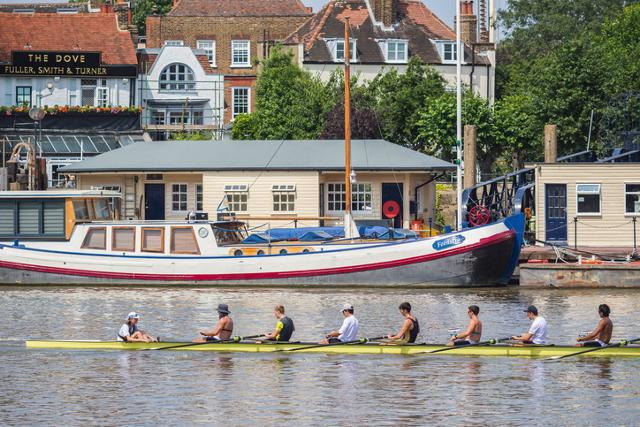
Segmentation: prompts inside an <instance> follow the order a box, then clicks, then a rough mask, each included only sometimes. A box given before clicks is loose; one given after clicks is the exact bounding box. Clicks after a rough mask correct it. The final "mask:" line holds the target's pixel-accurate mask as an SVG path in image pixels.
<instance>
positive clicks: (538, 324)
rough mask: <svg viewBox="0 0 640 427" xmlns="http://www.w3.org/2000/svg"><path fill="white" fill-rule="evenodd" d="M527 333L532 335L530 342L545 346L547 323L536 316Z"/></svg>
mask: <svg viewBox="0 0 640 427" xmlns="http://www.w3.org/2000/svg"><path fill="white" fill-rule="evenodd" d="M529 333H530V334H533V335H532V336H531V341H532V342H533V343H534V344H545V343H546V342H547V321H546V320H544V317H542V316H538V317H536V318H535V320H534V321H533V322H532V323H531V327H530V328H529Z"/></svg>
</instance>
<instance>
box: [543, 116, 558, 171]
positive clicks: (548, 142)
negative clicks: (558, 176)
mask: <svg viewBox="0 0 640 427" xmlns="http://www.w3.org/2000/svg"><path fill="white" fill-rule="evenodd" d="M557 159H558V126H557V125H544V162H545V163H555V162H556V160H557Z"/></svg>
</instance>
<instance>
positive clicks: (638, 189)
mask: <svg viewBox="0 0 640 427" xmlns="http://www.w3.org/2000/svg"><path fill="white" fill-rule="evenodd" d="M624 204H625V209H624V213H626V214H634V215H637V214H640V184H625V185H624Z"/></svg>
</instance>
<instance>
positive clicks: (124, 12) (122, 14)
mask: <svg viewBox="0 0 640 427" xmlns="http://www.w3.org/2000/svg"><path fill="white" fill-rule="evenodd" d="M113 11H114V12H115V13H116V16H117V17H118V27H119V28H120V29H121V30H128V29H129V22H130V21H129V6H128V5H127V4H126V3H120V2H117V3H116V5H115V6H113Z"/></svg>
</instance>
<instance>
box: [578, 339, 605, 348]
mask: <svg viewBox="0 0 640 427" xmlns="http://www.w3.org/2000/svg"><path fill="white" fill-rule="evenodd" d="M582 346H583V347H606V345H602V344H600V341H595V340H594V341H585V342H583V343H582Z"/></svg>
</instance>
